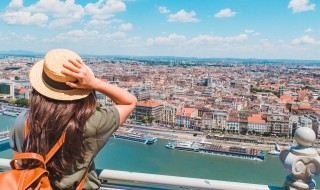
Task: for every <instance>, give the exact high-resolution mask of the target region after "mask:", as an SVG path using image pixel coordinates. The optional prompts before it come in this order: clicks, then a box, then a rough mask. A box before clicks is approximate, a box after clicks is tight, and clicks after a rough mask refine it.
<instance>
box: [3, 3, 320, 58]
mask: <svg viewBox="0 0 320 190" xmlns="http://www.w3.org/2000/svg"><path fill="white" fill-rule="evenodd" d="M319 7H320V3H319V1H315V0H93V1H91V0H28V1H26V0H24V1H23V0H1V1H0V51H8V50H16V49H23V50H29V51H34V52H41V53H45V52H46V51H48V50H50V49H53V48H67V49H71V50H74V51H76V52H78V53H80V54H95V55H138V56H139V55H143V56H194V57H213V58H225V57H232V58H271V59H320V48H319V47H320V35H319V32H320V27H319V23H320V12H319Z"/></svg>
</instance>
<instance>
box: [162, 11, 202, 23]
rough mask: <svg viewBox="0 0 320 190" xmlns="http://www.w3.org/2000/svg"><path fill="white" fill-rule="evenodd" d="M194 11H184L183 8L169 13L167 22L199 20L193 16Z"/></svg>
mask: <svg viewBox="0 0 320 190" xmlns="http://www.w3.org/2000/svg"><path fill="white" fill-rule="evenodd" d="M195 16H196V12H194V11H191V12H189V13H188V12H186V11H185V10H184V9H182V10H180V11H179V12H177V13H176V14H170V15H169V16H168V22H194V23H195V22H199V19H197V18H195Z"/></svg>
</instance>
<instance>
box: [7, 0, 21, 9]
mask: <svg viewBox="0 0 320 190" xmlns="http://www.w3.org/2000/svg"><path fill="white" fill-rule="evenodd" d="M22 6H23V0H12V1H11V2H10V4H9V6H8V7H9V8H19V7H22Z"/></svg>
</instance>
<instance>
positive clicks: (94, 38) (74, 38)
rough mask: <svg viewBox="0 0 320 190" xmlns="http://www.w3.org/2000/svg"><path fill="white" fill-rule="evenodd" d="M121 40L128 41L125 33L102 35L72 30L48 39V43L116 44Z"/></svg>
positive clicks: (88, 31) (95, 32)
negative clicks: (106, 42)
mask: <svg viewBox="0 0 320 190" xmlns="http://www.w3.org/2000/svg"><path fill="white" fill-rule="evenodd" d="M119 40H126V34H125V33H124V32H114V33H101V32H99V31H96V30H92V31H90V30H71V31H68V32H64V33H60V34H58V35H56V36H55V37H54V38H53V39H47V40H46V41H48V42H73V43H79V42H86V43H91V42H93V44H97V43H100V42H103V41H104V42H105V41H108V42H116V41H119Z"/></svg>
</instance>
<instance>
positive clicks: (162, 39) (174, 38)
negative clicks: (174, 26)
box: [147, 33, 186, 45]
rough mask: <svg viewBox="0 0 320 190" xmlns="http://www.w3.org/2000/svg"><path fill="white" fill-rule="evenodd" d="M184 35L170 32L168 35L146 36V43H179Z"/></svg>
mask: <svg viewBox="0 0 320 190" xmlns="http://www.w3.org/2000/svg"><path fill="white" fill-rule="evenodd" d="M185 41H186V37H185V36H183V35H178V34H176V33H173V34H170V35H169V36H159V37H156V38H148V39H147V44H148V45H153V44H159V45H179V43H182V42H185Z"/></svg>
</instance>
